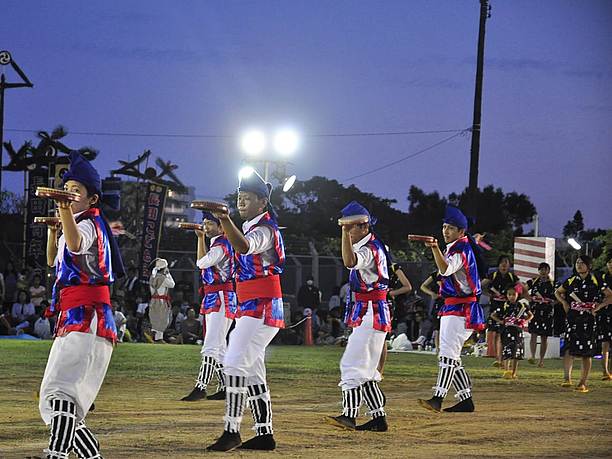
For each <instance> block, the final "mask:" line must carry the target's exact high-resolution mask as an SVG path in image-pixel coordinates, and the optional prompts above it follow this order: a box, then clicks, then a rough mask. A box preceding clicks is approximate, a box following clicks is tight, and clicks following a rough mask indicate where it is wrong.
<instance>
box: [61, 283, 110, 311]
mask: <svg viewBox="0 0 612 459" xmlns="http://www.w3.org/2000/svg"><path fill="white" fill-rule="evenodd" d="M110 303H111V300H110V289H109V288H108V285H75V286H72V287H64V288H63V289H62V290H61V291H60V301H59V306H60V309H61V310H62V311H67V310H69V309H72V308H76V307H77V306H94V305H96V304H110Z"/></svg>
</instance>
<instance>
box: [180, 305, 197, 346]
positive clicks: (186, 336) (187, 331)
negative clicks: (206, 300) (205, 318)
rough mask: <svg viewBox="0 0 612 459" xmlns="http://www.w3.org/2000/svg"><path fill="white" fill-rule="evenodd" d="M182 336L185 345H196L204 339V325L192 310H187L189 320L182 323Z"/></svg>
mask: <svg viewBox="0 0 612 459" xmlns="http://www.w3.org/2000/svg"><path fill="white" fill-rule="evenodd" d="M181 335H182V336H183V344H196V343H197V341H198V340H199V339H202V325H201V324H200V322H199V321H198V319H196V313H195V311H194V310H193V309H191V308H190V309H188V310H187V318H186V319H185V320H183V322H182V323H181Z"/></svg>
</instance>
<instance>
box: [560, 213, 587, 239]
mask: <svg viewBox="0 0 612 459" xmlns="http://www.w3.org/2000/svg"><path fill="white" fill-rule="evenodd" d="M583 230H584V219H583V218H582V212H580V210H577V211H576V213H575V214H574V217H573V218H572V219H571V220H570V221H568V222H567V223H566V224H565V226H564V227H563V236H565V237H576V236H578V233H579V232H581V231H583Z"/></svg>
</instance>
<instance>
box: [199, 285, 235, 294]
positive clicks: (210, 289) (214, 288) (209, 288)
mask: <svg viewBox="0 0 612 459" xmlns="http://www.w3.org/2000/svg"><path fill="white" fill-rule="evenodd" d="M203 287H204V293H205V294H206V295H208V294H209V293H216V292H233V291H234V285H233V284H232V283H231V282H226V283H225V284H213V285H204V286H203Z"/></svg>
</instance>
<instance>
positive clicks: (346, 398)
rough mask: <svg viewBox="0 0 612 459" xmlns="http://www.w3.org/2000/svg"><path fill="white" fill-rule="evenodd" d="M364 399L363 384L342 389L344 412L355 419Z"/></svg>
mask: <svg viewBox="0 0 612 459" xmlns="http://www.w3.org/2000/svg"><path fill="white" fill-rule="evenodd" d="M362 400H363V394H362V391H361V386H359V387H353V388H351V389H343V390H342V414H343V415H344V416H346V417H348V418H353V419H355V418H356V417H358V416H359V407H360V406H361V402H362Z"/></svg>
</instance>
